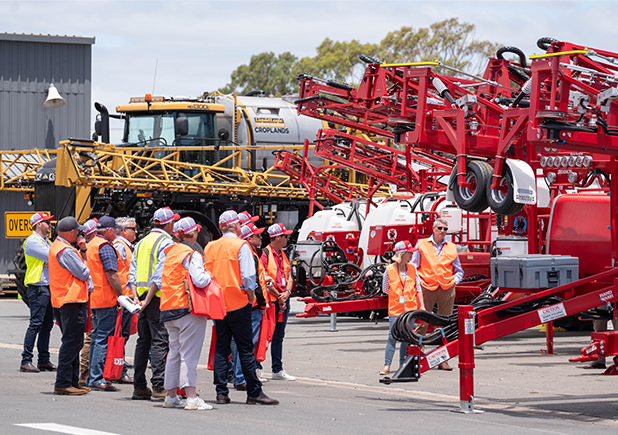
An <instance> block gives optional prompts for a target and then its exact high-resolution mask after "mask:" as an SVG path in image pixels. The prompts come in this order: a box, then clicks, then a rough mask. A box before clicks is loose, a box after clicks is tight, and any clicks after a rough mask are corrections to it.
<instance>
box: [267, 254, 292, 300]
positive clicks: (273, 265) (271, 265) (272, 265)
mask: <svg viewBox="0 0 618 435" xmlns="http://www.w3.org/2000/svg"><path fill="white" fill-rule="evenodd" d="M264 250H265V251H266V252H267V254H266V255H268V275H269V276H270V277H271V278H272V279H273V280H274V281H275V287H276V284H277V262H276V261H275V255H274V254H273V248H271V246H270V245H268V246H267V247H266V248H264ZM281 256H282V257H283V277H284V279H285V280H286V286H287V280H288V279H289V277H290V270H291V266H290V260H289V259H288V256H287V255H285V252H283V250H282V251H281ZM269 296H270V301H271V302H275V301H276V300H277V298H276V297H274V296H273V295H269Z"/></svg>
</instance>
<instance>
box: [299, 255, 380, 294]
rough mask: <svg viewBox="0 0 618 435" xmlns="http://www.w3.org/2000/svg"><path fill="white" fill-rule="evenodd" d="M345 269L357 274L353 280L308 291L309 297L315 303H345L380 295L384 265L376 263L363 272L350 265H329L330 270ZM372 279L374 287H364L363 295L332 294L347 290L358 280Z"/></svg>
mask: <svg viewBox="0 0 618 435" xmlns="http://www.w3.org/2000/svg"><path fill="white" fill-rule="evenodd" d="M341 267H346V268H350V269H353V270H354V271H356V272H359V273H358V275H356V276H355V277H354V278H352V279H350V280H346V281H342V282H338V283H335V284H332V285H329V286H322V285H320V286H317V287H315V288H313V289H312V290H311V291H310V293H309V294H310V295H311V297H312V298H313V300H314V301H316V302H338V301H346V300H361V299H370V298H373V297H376V296H378V295H380V294H381V293H382V277H383V275H384V272H385V270H386V264H384V263H376V264H372V265H370V266H369V267H367V268H366V269H365V270H362V269H361V268H360V267H358V266H356V265H355V264H352V263H336V264H333V265H331V268H333V269H334V268H341ZM372 278H376V281H377V282H375V283H374V285H372V286H371V287H369V286H367V285H365V286H364V288H365V293H364V294H359V293H352V294H348V295H347V296H337V295H335V294H333V293H336V291H337V290H338V289H349V288H350V287H351V286H352V285H354V284H355V283H356V282H358V281H359V280H369V279H372Z"/></svg>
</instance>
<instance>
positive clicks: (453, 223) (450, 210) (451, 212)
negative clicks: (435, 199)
mask: <svg viewBox="0 0 618 435" xmlns="http://www.w3.org/2000/svg"><path fill="white" fill-rule="evenodd" d="M443 204H444V205H443ZM438 214H439V215H440V217H441V218H442V219H444V220H446V222H447V223H448V224H447V225H448V232H449V233H456V232H459V231H461V229H462V212H461V209H460V208H459V207H457V206H454V205H452V204H445V203H444V202H442V203H441V204H440V205H439V206H438Z"/></svg>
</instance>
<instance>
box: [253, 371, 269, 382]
mask: <svg viewBox="0 0 618 435" xmlns="http://www.w3.org/2000/svg"><path fill="white" fill-rule="evenodd" d="M255 374H256V375H257V378H258V379H259V380H260V382H268V379H266V376H264V370H262V369H257V370H256V371H255Z"/></svg>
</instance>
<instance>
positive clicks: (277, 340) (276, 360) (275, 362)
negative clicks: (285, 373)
mask: <svg viewBox="0 0 618 435" xmlns="http://www.w3.org/2000/svg"><path fill="white" fill-rule="evenodd" d="M274 304H275V319H277V320H279V312H280V311H281V309H280V308H279V303H277V302H274ZM285 305H286V307H285V311H283V321H282V322H279V321H278V322H277V326H275V332H274V333H273V339H272V342H271V343H270V357H271V359H272V361H271V363H272V372H273V373H279V372H280V371H281V370H283V362H282V361H281V359H282V358H283V337H285V327H286V325H287V324H288V316H289V315H290V299H288V300H287V301H285Z"/></svg>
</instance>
